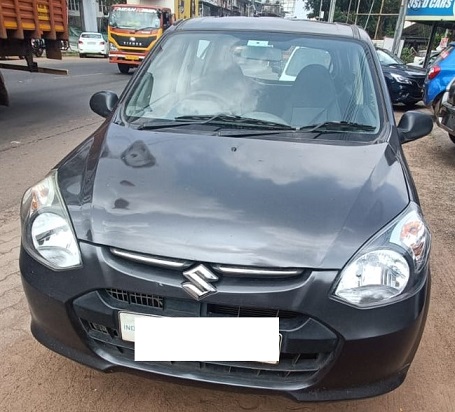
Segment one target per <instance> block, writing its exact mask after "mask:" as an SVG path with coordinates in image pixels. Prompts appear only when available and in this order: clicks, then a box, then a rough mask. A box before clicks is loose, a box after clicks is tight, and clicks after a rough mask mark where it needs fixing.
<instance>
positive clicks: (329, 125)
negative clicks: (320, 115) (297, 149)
mask: <svg viewBox="0 0 455 412" xmlns="http://www.w3.org/2000/svg"><path fill="white" fill-rule="evenodd" d="M297 130H301V131H308V132H316V131H318V132H321V133H322V132H324V131H326V132H372V131H374V130H376V127H375V126H371V125H369V124H361V123H355V122H346V121H336V122H335V121H332V122H323V123H318V124H313V125H310V126H304V127H300V128H299V129H297Z"/></svg>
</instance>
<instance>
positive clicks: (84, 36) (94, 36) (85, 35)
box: [81, 33, 103, 39]
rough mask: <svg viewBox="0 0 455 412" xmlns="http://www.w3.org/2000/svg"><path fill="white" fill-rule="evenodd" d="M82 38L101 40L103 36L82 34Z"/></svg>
mask: <svg viewBox="0 0 455 412" xmlns="http://www.w3.org/2000/svg"><path fill="white" fill-rule="evenodd" d="M81 37H82V38H84V39H101V38H102V37H103V36H101V34H98V33H82V34H81Z"/></svg>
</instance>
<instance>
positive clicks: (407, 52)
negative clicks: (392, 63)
mask: <svg viewBox="0 0 455 412" xmlns="http://www.w3.org/2000/svg"><path fill="white" fill-rule="evenodd" d="M414 56H415V53H413V52H412V51H411V49H410V48H409V47H403V50H402V51H401V56H400V58H401V60H403V61H404V62H405V63H406V64H408V63H411V62H413V61H414Z"/></svg>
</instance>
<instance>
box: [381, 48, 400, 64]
mask: <svg viewBox="0 0 455 412" xmlns="http://www.w3.org/2000/svg"><path fill="white" fill-rule="evenodd" d="M376 53H377V55H378V58H379V61H380V63H381V64H382V65H384V66H392V65H394V64H404V61H403V60H401V59H400V58H398V57H397V56H395V55H393V54H392V53H389V52H388V51H386V50H381V49H376Z"/></svg>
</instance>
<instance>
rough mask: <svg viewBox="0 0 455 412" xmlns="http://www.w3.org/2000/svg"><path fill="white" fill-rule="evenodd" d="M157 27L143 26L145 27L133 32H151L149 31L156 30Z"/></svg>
mask: <svg viewBox="0 0 455 412" xmlns="http://www.w3.org/2000/svg"><path fill="white" fill-rule="evenodd" d="M156 28H157V27H153V26H145V27H141V28H140V29H134V32H135V33H137V32H138V31H141V30H151V29H156Z"/></svg>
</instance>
